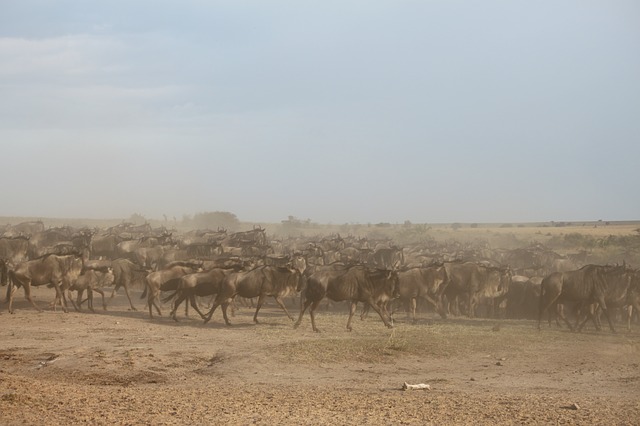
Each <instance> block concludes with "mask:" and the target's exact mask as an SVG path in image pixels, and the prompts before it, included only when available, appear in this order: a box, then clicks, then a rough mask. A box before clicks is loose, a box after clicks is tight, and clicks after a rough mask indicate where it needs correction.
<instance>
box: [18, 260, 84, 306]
mask: <svg viewBox="0 0 640 426" xmlns="http://www.w3.org/2000/svg"><path fill="white" fill-rule="evenodd" d="M81 272H82V259H81V258H79V257H76V256H74V255H68V256H56V255H53V254H51V255H46V256H44V257H42V258H39V259H34V260H29V261H26V262H23V263H21V264H19V265H17V266H16V267H15V269H12V270H9V286H8V287H7V299H8V301H9V312H11V313H13V307H12V306H13V292H14V288H17V287H22V288H23V289H24V297H25V298H26V299H27V300H28V301H29V303H31V305H32V306H33V307H34V308H36V309H37V310H38V311H41V309H40V308H39V307H38V306H36V304H35V303H34V302H33V299H32V298H31V286H41V285H47V284H53V286H54V287H55V289H56V299H55V300H54V305H53V306H54V309H55V306H56V303H57V301H58V300H59V299H61V300H62V309H63V310H64V312H67V306H66V305H67V302H66V297H65V295H64V290H65V289H66V288H68V287H69V286H70V285H71V283H72V282H73V281H75V280H76V279H77V278H78V276H79V275H80V273H81Z"/></svg>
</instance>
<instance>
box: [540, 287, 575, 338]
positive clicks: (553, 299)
mask: <svg viewBox="0 0 640 426" xmlns="http://www.w3.org/2000/svg"><path fill="white" fill-rule="evenodd" d="M559 296H560V295H559V294H555V295H551V296H549V295H548V294H547V293H545V292H544V291H540V302H539V304H538V330H540V329H541V327H540V325H541V324H542V315H543V314H544V313H545V311H549V308H551V307H552V306H554V305H555V304H556V303H557V300H558V297H559ZM547 298H548V299H549V300H547ZM556 314H557V312H556ZM549 315H551V314H550V313H549ZM563 317H564V315H563ZM548 319H549V320H550V319H551V317H550V316H549V317H548ZM549 326H551V323H549ZM569 327H571V326H569Z"/></svg>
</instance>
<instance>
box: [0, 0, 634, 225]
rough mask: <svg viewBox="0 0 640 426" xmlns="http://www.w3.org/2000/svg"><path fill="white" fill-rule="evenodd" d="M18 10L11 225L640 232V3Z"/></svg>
mask: <svg viewBox="0 0 640 426" xmlns="http://www.w3.org/2000/svg"><path fill="white" fill-rule="evenodd" d="M96 3H98V2H88V1H82V0H75V1H73V0H69V1H55V2H52V1H45V0H40V1H33V0H15V1H12V0H0V141H1V147H2V159H3V161H2V167H1V168H0V179H1V180H2V182H3V190H2V202H1V204H0V216H14V215H22V216H45V217H46V216H49V217H92V218H118V217H123V218H126V217H128V216H129V215H131V214H132V213H134V212H138V213H141V214H143V215H145V216H147V217H151V218H161V217H162V215H163V214H166V215H167V216H169V217H172V216H176V217H178V218H180V217H182V215H183V214H193V213H198V212H203V211H216V210H222V211H230V212H233V213H235V214H236V215H237V216H238V218H239V219H240V220H243V221H267V222H279V221H280V220H283V219H286V217H287V216H288V215H293V216H296V217H299V218H302V219H306V218H310V219H311V220H313V221H315V222H321V223H327V222H332V223H345V222H358V223H367V222H372V223H376V222H392V223H395V222H402V221H404V220H411V221H412V222H526V221H547V220H557V221H560V220H576V221H577V220H598V219H603V220H633V219H640V196H639V195H638V194H640V189H639V188H638V186H639V185H638V184H639V183H640V167H639V164H640V163H639V161H640V3H639V2H637V1H635V0H631V1H586V0H575V1H562V0H559V1H558V0H556V1H536V2H525V1H512V0H509V1H506V0H505V1H497V0H485V1H470V0H469V1H451V0H442V1H435V0H434V1H428V0H424V1H303V2H301V1H270V2H263V1H220V2H216V1H204V0H201V1H197V0H191V1H177V0H176V1H157V0H153V1H152V0H148V1H125V0H112V1H108V2H101V4H100V5H98V4H96Z"/></svg>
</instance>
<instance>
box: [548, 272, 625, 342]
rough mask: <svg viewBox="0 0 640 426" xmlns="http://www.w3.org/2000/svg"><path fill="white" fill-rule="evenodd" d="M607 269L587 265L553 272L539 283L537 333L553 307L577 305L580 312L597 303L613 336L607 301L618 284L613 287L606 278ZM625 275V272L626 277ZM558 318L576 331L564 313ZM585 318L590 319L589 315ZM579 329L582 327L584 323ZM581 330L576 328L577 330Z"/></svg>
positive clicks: (612, 282) (613, 284)
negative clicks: (567, 303) (545, 315)
mask: <svg viewBox="0 0 640 426" xmlns="http://www.w3.org/2000/svg"><path fill="white" fill-rule="evenodd" d="M607 268H608V267H604V266H599V265H586V266H583V267H582V268H580V269H578V270H575V271H568V272H554V273H552V274H550V275H548V276H547V277H545V278H544V280H542V284H541V291H540V305H539V312H538V329H540V323H541V321H542V315H543V314H544V312H546V311H547V310H548V309H549V308H551V307H552V306H555V305H557V304H563V303H566V302H572V303H576V304H577V305H578V308H579V309H587V308H588V307H589V305H591V304H594V303H597V304H598V305H599V306H600V308H601V309H602V312H603V313H604V315H605V317H606V318H607V322H608V323H609V328H610V329H611V331H612V332H614V333H615V328H614V327H613V323H612V322H611V317H610V315H609V309H608V306H607V302H606V299H607V297H611V295H612V294H614V293H615V292H616V287H618V286H619V285H620V283H619V282H618V283H617V284H616V282H615V281H614V280H613V279H612V278H611V277H607V276H606V275H607ZM626 274H627V273H626V272H625V275H626ZM629 279H630V275H629ZM623 281H624V280H623ZM622 285H625V284H622ZM626 286H627V289H628V284H626ZM625 298H626V294H625ZM559 315H560V318H561V319H562V320H563V321H564V322H565V323H566V324H567V327H569V329H570V330H571V331H573V330H574V329H575V328H574V327H573V326H572V325H571V324H570V323H569V321H568V320H567V318H566V317H565V315H564V313H563V312H562V311H559ZM587 315H589V317H592V314H590V313H589V314H587ZM578 317H579V316H578ZM585 322H586V321H585ZM594 324H595V326H596V329H599V326H598V324H597V323H596V322H595V319H594ZM582 326H584V323H583V324H582ZM582 326H579V328H581V327H582Z"/></svg>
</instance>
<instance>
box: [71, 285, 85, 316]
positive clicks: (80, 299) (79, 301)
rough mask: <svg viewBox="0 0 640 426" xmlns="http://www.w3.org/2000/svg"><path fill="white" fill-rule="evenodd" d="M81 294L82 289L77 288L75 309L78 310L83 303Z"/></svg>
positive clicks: (82, 292)
mask: <svg viewBox="0 0 640 426" xmlns="http://www.w3.org/2000/svg"><path fill="white" fill-rule="evenodd" d="M83 294H84V289H79V290H78V296H77V297H76V306H77V309H78V310H79V311H80V310H81V309H82V304H83V303H84V300H82V295H83ZM69 298H71V297H69ZM87 300H88V299H87Z"/></svg>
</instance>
